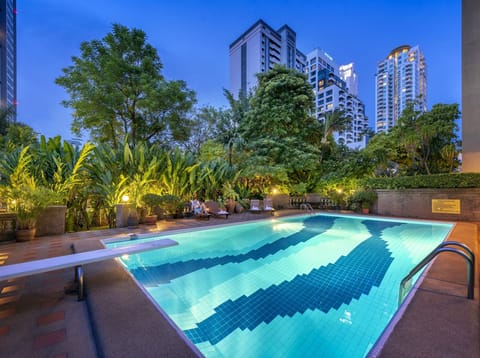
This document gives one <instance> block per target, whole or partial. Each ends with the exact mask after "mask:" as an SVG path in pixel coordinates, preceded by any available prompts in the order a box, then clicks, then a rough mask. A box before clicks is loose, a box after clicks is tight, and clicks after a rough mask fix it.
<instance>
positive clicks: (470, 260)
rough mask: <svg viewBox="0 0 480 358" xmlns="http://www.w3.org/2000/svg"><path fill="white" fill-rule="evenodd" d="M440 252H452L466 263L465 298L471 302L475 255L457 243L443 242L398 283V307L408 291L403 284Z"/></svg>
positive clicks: (463, 245) (465, 246)
mask: <svg viewBox="0 0 480 358" xmlns="http://www.w3.org/2000/svg"><path fill="white" fill-rule="evenodd" d="M446 246H457V247H460V248H462V249H464V250H465V251H461V250H458V249H453V248H450V247H446ZM442 252H453V253H455V254H457V255H460V256H462V257H463V258H464V259H465V261H466V263H467V281H468V286H467V298H468V299H469V300H473V298H474V284H475V255H474V254H473V252H472V250H470V248H469V247H468V246H467V245H465V244H463V243H461V242H457V241H445V242H442V243H441V244H440V245H438V246H437V247H436V248H435V249H433V250H432V252H430V253H429V254H428V255H427V256H426V257H425V258H424V259H423V260H422V261H420V262H419V263H418V264H417V265H416V266H415V267H414V268H413V269H412V270H411V271H410V272H409V273H408V274H407V275H406V276H405V277H404V278H403V280H402V281H401V282H400V288H399V293H398V305H399V306H400V305H401V304H402V302H403V300H404V298H405V296H406V293H407V291H408V290H406V289H405V284H406V283H407V282H409V281H410V280H411V279H412V277H413V276H415V274H417V273H418V272H419V271H420V270H421V269H422V268H423V267H424V266H426V265H427V264H428V263H429V262H430V261H432V260H433V259H434V258H435V257H436V256H437V255H438V254H440V253H442Z"/></svg>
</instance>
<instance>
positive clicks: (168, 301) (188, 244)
mask: <svg viewBox="0 0 480 358" xmlns="http://www.w3.org/2000/svg"><path fill="white" fill-rule="evenodd" d="M452 226H453V225H452V224H444V223H427V222H420V221H397V220H383V219H382V220H379V219H375V220H373V219H369V218H365V217H355V216H337V215H329V214H321V215H314V216H312V215H309V216H295V217H287V218H282V219H272V220H267V221H259V222H254V223H245V224H239V225H232V226H224V227H221V228H211V229H208V230H196V231H191V232H185V233H181V234H176V235H168V237H169V238H171V239H173V240H175V241H177V242H179V245H178V246H175V247H171V248H168V249H162V250H155V251H151V252H146V253H142V254H136V255H130V256H128V257H123V258H122V259H121V262H122V263H123V264H124V265H125V267H126V268H127V269H128V271H130V273H131V274H132V275H133V276H134V277H135V278H136V280H137V281H138V282H139V284H141V285H142V286H143V287H144V289H145V291H146V292H148V293H149V295H150V296H151V298H152V299H153V300H154V301H155V302H157V304H158V306H159V307H161V309H162V310H163V311H164V312H165V313H167V314H168V316H169V317H170V318H171V319H172V321H173V322H175V324H176V325H177V326H178V327H179V328H180V329H181V330H182V331H183V332H184V333H185V335H186V336H187V337H188V339H189V340H190V341H191V342H193V343H194V344H195V345H196V347H197V348H198V349H199V350H200V351H201V352H202V354H204V355H205V356H207V357H244V356H248V357H266V356H270V357H273V356H275V357H277V356H282V357H284V356H285V357H288V356H300V355H303V356H325V357H364V356H365V355H366V354H367V353H368V352H369V350H370V349H371V348H372V347H373V345H374V344H375V342H376V341H377V339H378V338H379V336H380V335H381V334H382V332H383V330H384V329H385V327H386V326H387V324H388V323H389V321H390V320H391V318H392V317H393V315H394V314H395V312H396V310H397V308H398V289H399V284H400V281H401V279H402V278H403V277H404V276H405V275H406V274H407V273H408V272H409V271H410V270H411V268H412V267H413V266H414V265H415V264H417V263H418V262H419V261H421V260H422V259H423V258H424V257H425V256H426V255H427V254H428V253H429V252H430V251H431V250H432V249H433V248H434V247H435V246H437V245H438V244H439V243H440V242H441V241H443V240H444V239H445V237H446V236H447V235H448V233H449V232H450V230H451V228H452ZM157 238H158V237H157ZM154 239H155V238H146V239H141V240H139V241H148V240H154ZM126 244H131V241H124V242H112V243H109V244H108V246H110V247H112V246H119V245H126Z"/></svg>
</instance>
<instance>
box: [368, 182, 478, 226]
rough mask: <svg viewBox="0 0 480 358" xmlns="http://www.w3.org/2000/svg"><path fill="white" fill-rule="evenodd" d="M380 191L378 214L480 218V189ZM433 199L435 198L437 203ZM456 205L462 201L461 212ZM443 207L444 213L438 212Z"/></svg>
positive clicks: (449, 218) (434, 218) (440, 217)
mask: <svg viewBox="0 0 480 358" xmlns="http://www.w3.org/2000/svg"><path fill="white" fill-rule="evenodd" d="M376 192H377V194H378V200H377V202H376V204H375V205H374V207H373V210H372V212H373V213H375V214H378V215H386V216H400V217H408V218H419V219H433V220H452V221H480V189H476V188H475V189H405V190H376ZM432 200H435V202H434V204H432ZM438 200H440V201H438ZM442 200H443V201H442ZM456 204H459V210H458V211H459V212H458V213H454V212H455V211H456V209H455V205H456ZM442 210H443V211H444V212H435V211H442Z"/></svg>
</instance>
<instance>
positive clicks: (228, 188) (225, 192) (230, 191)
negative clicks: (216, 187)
mask: <svg viewBox="0 0 480 358" xmlns="http://www.w3.org/2000/svg"><path fill="white" fill-rule="evenodd" d="M222 197H223V198H225V199H232V200H239V199H240V196H239V195H238V193H237V192H236V191H235V189H234V187H233V186H232V183H230V182H226V183H225V184H223V187H222Z"/></svg>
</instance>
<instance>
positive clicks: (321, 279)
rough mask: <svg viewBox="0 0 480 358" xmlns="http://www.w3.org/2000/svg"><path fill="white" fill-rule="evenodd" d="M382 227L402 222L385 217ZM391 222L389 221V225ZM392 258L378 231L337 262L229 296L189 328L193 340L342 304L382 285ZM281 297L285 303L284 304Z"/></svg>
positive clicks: (219, 337) (212, 340)
mask: <svg viewBox="0 0 480 358" xmlns="http://www.w3.org/2000/svg"><path fill="white" fill-rule="evenodd" d="M382 224H384V225H382V226H383V228H386V227H389V226H395V225H399V224H398V223H382ZM385 224H389V225H385ZM392 261H393V258H392V256H391V254H390V251H389V250H388V249H387V247H386V244H385V242H384V241H382V239H381V238H380V237H375V236H373V237H372V238H370V239H367V240H365V241H363V242H362V243H360V244H359V245H358V246H357V247H356V248H355V249H353V250H352V251H351V252H350V253H349V254H348V255H347V256H342V257H341V258H340V259H339V260H338V261H337V262H335V263H333V264H330V265H328V266H322V267H320V268H318V269H314V270H312V271H311V272H310V273H309V274H307V275H300V276H297V277H295V278H294V279H293V280H292V281H284V282H282V283H281V284H280V285H278V286H277V285H273V286H270V287H268V288H267V289H260V290H258V291H257V292H255V293H254V294H253V295H251V296H248V297H247V296H242V297H241V298H239V299H237V300H235V301H227V302H225V303H223V304H222V305H220V306H219V307H216V308H215V312H216V313H215V314H214V315H212V316H210V317H209V318H207V319H206V320H204V321H202V322H200V323H199V324H198V328H195V329H191V330H187V331H185V334H186V335H187V337H188V338H190V340H191V341H192V342H193V343H200V342H204V341H206V340H208V341H210V343H212V344H216V343H218V342H219V341H221V340H222V339H224V338H225V337H226V336H227V335H228V334H230V333H231V332H233V331H234V330H235V329H237V328H240V329H246V328H248V329H249V330H253V329H255V327H257V326H258V325H259V324H260V323H262V322H264V323H267V324H268V323H270V322H271V321H272V320H273V319H274V318H275V317H277V316H282V317H284V316H290V317H291V316H293V315H294V314H296V313H302V314H303V313H304V312H305V311H306V310H307V309H310V310H315V309H318V310H321V311H322V312H325V313H328V311H329V310H330V309H332V308H333V309H338V308H339V307H340V306H341V305H342V304H348V303H350V301H351V300H352V299H354V298H357V299H358V298H359V297H360V295H362V294H368V293H369V292H370V289H371V288H372V287H373V286H377V287H378V286H379V285H380V282H381V281H382V279H383V277H384V275H385V272H386V271H387V269H388V267H389V266H390V263H391V262H392ZM279 303H280V304H279Z"/></svg>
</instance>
